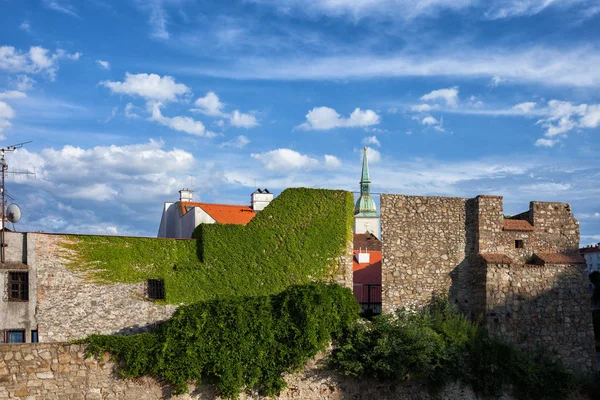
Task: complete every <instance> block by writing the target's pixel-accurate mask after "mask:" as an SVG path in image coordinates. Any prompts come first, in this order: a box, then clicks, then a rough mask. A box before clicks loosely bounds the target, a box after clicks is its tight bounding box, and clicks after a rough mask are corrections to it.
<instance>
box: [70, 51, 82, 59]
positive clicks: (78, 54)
mask: <svg viewBox="0 0 600 400" xmlns="http://www.w3.org/2000/svg"><path fill="white" fill-rule="evenodd" d="M82 55H83V53H80V52H76V53H73V54H67V58H68V59H69V60H73V61H77V60H79V59H80V58H81V56H82Z"/></svg>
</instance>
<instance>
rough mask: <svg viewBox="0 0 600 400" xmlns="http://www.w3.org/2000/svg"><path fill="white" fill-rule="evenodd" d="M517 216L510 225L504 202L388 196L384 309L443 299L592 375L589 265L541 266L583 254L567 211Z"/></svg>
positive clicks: (536, 210) (548, 207) (556, 207)
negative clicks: (557, 258)
mask: <svg viewBox="0 0 600 400" xmlns="http://www.w3.org/2000/svg"><path fill="white" fill-rule="evenodd" d="M510 219H512V220H518V221H514V222H513V223H510V222H512V221H510V220H509V222H508V223H507V222H506V221H507V219H506V217H505V216H504V214H503V204H502V197H500V196H477V197H476V198H473V199H465V198H452V197H423V196H405V195H390V194H384V195H381V232H382V258H383V265H382V292H383V293H382V302H383V304H382V307H383V311H384V312H392V311H394V310H395V309H397V308H412V309H415V308H420V307H423V306H425V305H426V304H427V303H428V302H429V301H430V300H431V298H432V297H433V296H435V295H446V296H448V297H449V298H450V300H451V301H452V302H454V303H455V304H457V305H458V307H459V309H460V310H461V311H462V312H464V313H465V314H466V315H468V316H470V317H472V318H473V319H474V320H479V321H482V324H483V325H484V326H485V327H486V328H487V329H488V330H489V332H490V333H491V334H492V335H495V336H499V337H502V338H504V339H506V340H508V341H509V342H511V343H513V344H516V345H518V346H520V347H522V348H523V349H525V350H528V351H529V350H534V349H537V348H542V349H547V350H549V351H550V350H551V351H554V352H556V354H557V356H558V358H559V359H560V360H561V361H563V362H564V363H565V364H566V365H567V366H569V367H570V368H572V369H574V370H578V371H583V372H592V371H594V370H595V368H596V366H595V349H594V334H593V327H592V318H591V309H590V301H589V293H588V289H587V286H588V285H587V276H586V271H585V264H581V263H579V262H578V261H577V260H575V261H574V263H571V262H569V263H566V264H545V263H544V262H540V263H538V261H537V260H542V259H544V258H546V259H548V257H544V254H548V253H550V254H560V255H565V256H574V255H575V254H576V253H577V251H578V247H579V223H578V222H577V220H576V219H575V218H574V217H573V214H572V211H571V207H570V205H569V204H567V203H545V202H531V203H530V205H529V210H528V211H526V212H523V213H521V214H519V215H516V216H513V217H510ZM515 222H516V223H515ZM536 254H539V255H541V257H539V256H538V257H536ZM566 258H567V259H569V257H566ZM542 261H543V260H542ZM534 263H535V264H539V265H534Z"/></svg>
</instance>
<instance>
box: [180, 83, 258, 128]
mask: <svg viewBox="0 0 600 400" xmlns="http://www.w3.org/2000/svg"><path fill="white" fill-rule="evenodd" d="M194 105H196V106H197V107H199V108H192V109H190V111H192V112H200V113H202V114H205V115H208V116H210V117H219V118H227V119H228V120H229V123H230V124H231V126H235V127H239V128H253V127H255V126H258V125H259V123H258V121H257V120H256V117H255V116H254V115H253V114H251V113H242V112H240V111H239V110H234V111H233V113H231V114H229V113H226V112H225V111H224V109H225V104H223V103H222V102H221V100H220V99H219V96H217V94H216V93H215V92H208V93H206V95H205V96H204V97H199V98H198V99H196V101H195V102H194ZM218 125H219V126H221V127H223V126H224V123H223V122H222V121H220V122H219V123H218Z"/></svg>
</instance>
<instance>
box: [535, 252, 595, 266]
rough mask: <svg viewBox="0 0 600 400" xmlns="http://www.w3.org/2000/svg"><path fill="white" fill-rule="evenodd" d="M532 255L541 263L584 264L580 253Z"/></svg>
mask: <svg viewBox="0 0 600 400" xmlns="http://www.w3.org/2000/svg"><path fill="white" fill-rule="evenodd" d="M534 255H535V256H536V258H537V259H538V260H540V261H542V263H543V264H585V259H584V258H583V257H582V256H581V254H565V253H535V254H534Z"/></svg>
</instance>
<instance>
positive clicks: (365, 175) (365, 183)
mask: <svg viewBox="0 0 600 400" xmlns="http://www.w3.org/2000/svg"><path fill="white" fill-rule="evenodd" d="M367 232H369V233H372V234H373V235H375V236H376V237H377V239H380V237H379V216H378V215H377V208H376V207H375V201H374V200H373V198H372V197H371V181H370V180H369V163H368V161H367V148H366V147H365V148H364V149H363V162H362V174H361V177H360V198H359V199H358V201H357V202H356V205H355V206H354V233H367Z"/></svg>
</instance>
